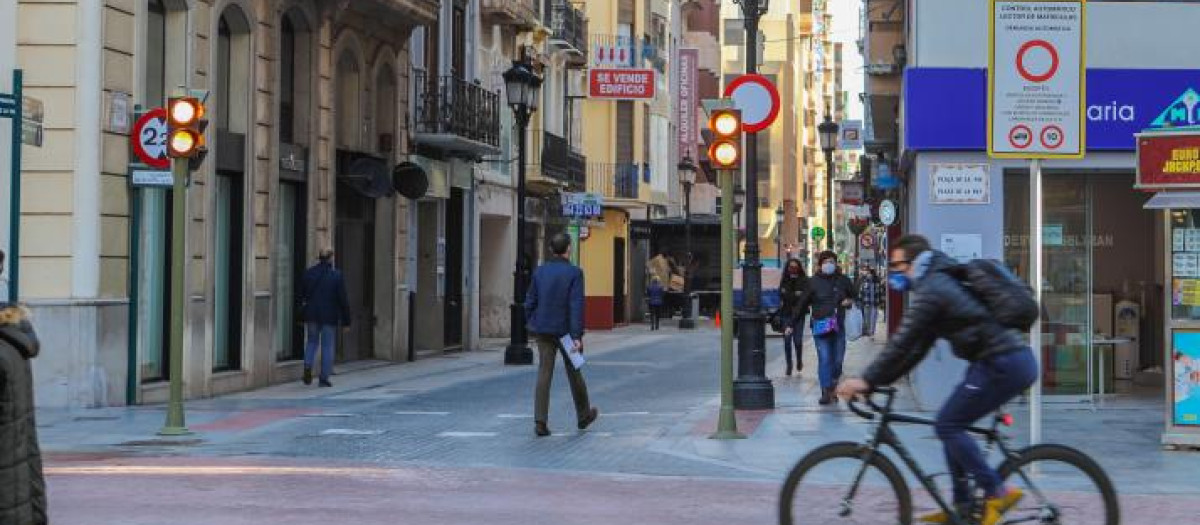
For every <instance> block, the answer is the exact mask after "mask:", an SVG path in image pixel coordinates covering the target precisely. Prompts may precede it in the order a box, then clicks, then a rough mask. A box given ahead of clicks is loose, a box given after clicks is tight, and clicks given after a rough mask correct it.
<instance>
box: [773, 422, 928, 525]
mask: <svg viewBox="0 0 1200 525" xmlns="http://www.w3.org/2000/svg"><path fill="white" fill-rule="evenodd" d="M867 454H870V459H869V460H868V461H865V462H864V457H866V456H865V455H867ZM864 466H865V468H864ZM860 473H862V477H861V478H860V479H859V481H858V483H855V478H856V477H857V476H858V475H859V474H860ZM779 523H780V524H781V525H851V524H862V525H896V524H899V525H910V524H911V523H912V495H911V494H910V493H909V491H908V484H907V483H906V482H905V481H904V476H903V475H901V474H900V470H899V469H897V468H896V465H895V464H893V463H892V461H891V460H889V459H888V458H887V456H884V455H882V454H878V453H874V454H872V453H871V452H870V451H868V450H866V449H865V448H864V447H863V446H862V445H861V444H859V443H850V442H842V443H830V444H828V445H825V446H822V447H820V448H817V449H816V450H814V451H812V452H810V453H809V454H808V455H807V456H804V458H803V459H801V460H800V462H799V463H797V464H796V466H795V467H793V468H792V471H791V472H790V473H788V477H787V480H786V481H784V483H783V491H782V493H781V494H780V497H779Z"/></svg>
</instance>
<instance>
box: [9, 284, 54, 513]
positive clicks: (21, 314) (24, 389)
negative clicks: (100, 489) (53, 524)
mask: <svg viewBox="0 0 1200 525" xmlns="http://www.w3.org/2000/svg"><path fill="white" fill-rule="evenodd" d="M38 349H39V346H38V340H37V335H36V334H34V331H33V326H32V325H31V324H29V319H28V314H27V313H26V312H25V310H24V309H22V308H20V307H16V306H5V305H3V304H0V523H2V524H4V525H46V523H47V518H46V482H45V480H44V479H43V477H42V455H41V452H40V451H39V448H38V441H37V424H36V423H35V422H34V414H33V410H34V404H33V369H32V367H31V366H30V360H32V359H33V358H34V357H37V354H38Z"/></svg>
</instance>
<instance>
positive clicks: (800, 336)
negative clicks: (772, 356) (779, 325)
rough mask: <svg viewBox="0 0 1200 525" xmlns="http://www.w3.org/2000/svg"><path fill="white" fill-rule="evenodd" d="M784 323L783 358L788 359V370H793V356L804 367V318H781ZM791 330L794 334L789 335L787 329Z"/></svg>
mask: <svg viewBox="0 0 1200 525" xmlns="http://www.w3.org/2000/svg"><path fill="white" fill-rule="evenodd" d="M780 320H781V321H783V329H784V334H783V357H784V358H786V359H787V367H788V370H791V369H792V355H795V356H796V364H798V365H801V366H803V365H804V361H803V355H804V318H800V319H793V318H791V317H789V316H783V317H781V318H780ZM788 328H791V329H792V333H791V334H790V335H789V334H788V333H787V329H788ZM793 346H794V347H795V354H793V353H792V352H793V350H792V348H793Z"/></svg>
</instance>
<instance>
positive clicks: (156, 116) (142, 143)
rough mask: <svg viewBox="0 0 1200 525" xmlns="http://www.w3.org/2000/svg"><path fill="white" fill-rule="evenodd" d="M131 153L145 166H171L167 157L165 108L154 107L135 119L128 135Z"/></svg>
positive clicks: (162, 167)
mask: <svg viewBox="0 0 1200 525" xmlns="http://www.w3.org/2000/svg"><path fill="white" fill-rule="evenodd" d="M129 141H130V142H132V143H133V153H134V154H135V155H137V157H138V158H139V159H141V160H142V162H144V163H146V165H147V166H150V167H152V168H158V169H167V168H169V167H171V160H170V159H168V158H167V110H165V109H163V108H154V109H152V110H150V111H148V112H147V113H146V114H145V115H142V117H141V118H139V119H138V120H137V122H136V123H134V125H133V133H131V134H130V135H129Z"/></svg>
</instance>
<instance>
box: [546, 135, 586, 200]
mask: <svg viewBox="0 0 1200 525" xmlns="http://www.w3.org/2000/svg"><path fill="white" fill-rule="evenodd" d="M542 174H543V175H545V176H546V177H549V178H552V179H555V180H559V181H562V182H565V183H567V185H568V186H569V187H570V189H571V191H581V190H583V189H584V187H585V186H586V180H587V158H586V157H584V156H583V155H581V154H579V153H577V152H575V151H572V150H571V146H570V144H568V143H567V139H565V138H562V137H560V136H558V135H555V134H553V133H550V132H548V131H547V132H543V133H542Z"/></svg>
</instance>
